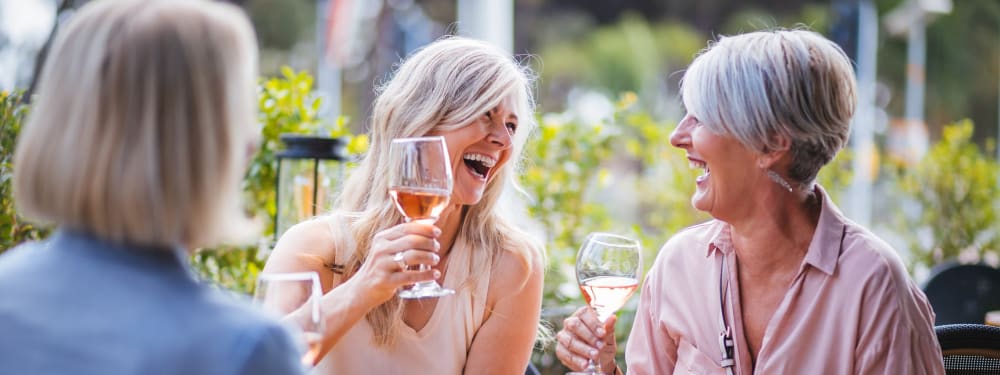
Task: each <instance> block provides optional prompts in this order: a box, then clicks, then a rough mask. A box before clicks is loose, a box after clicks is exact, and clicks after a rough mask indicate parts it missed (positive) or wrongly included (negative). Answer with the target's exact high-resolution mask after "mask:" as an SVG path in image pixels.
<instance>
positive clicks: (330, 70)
mask: <svg viewBox="0 0 1000 375" xmlns="http://www.w3.org/2000/svg"><path fill="white" fill-rule="evenodd" d="M334 1H344V0H317V1H316V19H317V22H316V44H317V46H316V50H317V51H319V52H318V53H317V56H316V92H317V94H318V95H319V96H320V98H322V105H321V106H320V111H319V117H320V119H324V120H329V121H328V122H327V123H332V121H333V119H335V118H336V117H337V116H339V115H340V113H341V108H340V101H341V93H340V90H341V87H340V85H341V74H340V67H339V66H336V65H334V64H333V63H332V62H331V61H330V59H329V58H327V56H328V54H329V51H327V46H328V43H327V37H328V35H327V33H326V30H327V26H328V24H329V22H330V19H329V15H330V11H329V10H330V7H331V6H333V2H334Z"/></svg>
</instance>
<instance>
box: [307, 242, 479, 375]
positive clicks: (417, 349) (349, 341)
mask: <svg viewBox="0 0 1000 375" xmlns="http://www.w3.org/2000/svg"><path fill="white" fill-rule="evenodd" d="M471 251H473V249H469V248H468V246H467V245H466V244H465V241H463V240H462V238H461V236H459V238H457V239H456V240H455V244H454V246H453V247H452V251H451V256H449V257H448V273H447V274H445V277H444V283H443V286H444V287H446V288H449V289H454V290H455V291H456V293H455V294H454V295H451V296H447V297H441V298H439V300H438V303H437V306H435V308H434V312H433V313H432V314H431V318H430V320H428V321H427V324H426V325H425V326H424V327H423V328H422V329H421V330H420V331H416V330H414V329H413V328H411V327H410V326H408V325H406V324H400V329H399V332H398V337H397V341H396V344H395V345H394V346H392V347H386V348H380V347H377V346H375V343H374V342H373V341H372V339H373V334H372V327H371V325H370V324H368V320H367V319H361V321H359V322H358V324H356V325H355V326H354V327H352V328H351V329H350V330H349V331H348V332H347V334H346V335H345V336H344V337H343V338H341V339H340V342H338V343H337V345H336V346H334V347H333V349H331V350H330V352H329V353H327V355H326V356H325V357H323V360H322V361H320V363H319V364H318V365H317V366H316V368H315V370H314V371H313V374H323V375H326V374H336V375H353V374H441V375H447V374H461V373H462V370H463V368H464V367H465V360H466V358H467V356H468V352H469V348H471V347H472V339H473V338H474V337H475V336H476V332H477V331H479V327H480V326H482V324H483V316H484V313H485V310H486V294H487V291H488V288H489V284H490V283H489V280H490V272H489V271H487V272H486V273H485V274H483V275H477V276H478V280H480V282H478V283H476V286H475V290H472V288H469V287H465V288H461V289H459V288H460V287H461V285H462V283H463V282H464V281H465V280H466V278H467V277H469V273H470V269H471V258H470V255H471Z"/></svg>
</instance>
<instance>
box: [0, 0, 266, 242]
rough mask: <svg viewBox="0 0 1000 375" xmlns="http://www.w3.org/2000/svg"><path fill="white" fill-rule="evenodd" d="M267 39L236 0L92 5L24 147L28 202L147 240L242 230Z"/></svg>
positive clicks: (62, 40) (63, 47)
mask: <svg viewBox="0 0 1000 375" xmlns="http://www.w3.org/2000/svg"><path fill="white" fill-rule="evenodd" d="M256 50H257V47H256V41H255V39H254V34H253V29H252V27H251V25H250V23H249V21H248V20H247V18H246V16H245V15H244V14H243V12H242V11H241V10H240V9H239V8H237V7H235V6H233V5H229V4H225V3H218V2H211V1H198V0H151V1H141V0H104V1H94V2H92V3H90V4H87V5H86V6H84V7H83V8H81V9H80V10H79V11H78V12H77V13H76V14H75V15H74V16H73V17H72V18H71V19H70V21H69V22H68V24H67V25H66V26H65V27H64V28H63V29H62V30H60V32H59V35H58V36H57V37H56V39H55V41H54V44H53V46H52V52H51V54H50V55H49V58H48V61H46V63H45V66H44V68H43V70H42V75H41V77H40V78H41V81H40V85H39V90H38V96H37V100H36V105H35V106H34V108H33V110H32V111H31V114H30V115H29V119H28V121H27V123H26V125H25V127H24V131H23V133H22V134H21V138H20V141H19V144H18V147H17V150H16V153H15V157H14V162H15V166H16V167H15V171H14V197H15V200H16V204H17V207H18V210H19V212H20V213H21V214H23V215H25V216H26V217H29V218H33V219H35V220H40V221H44V222H50V223H55V224H57V225H59V226H60V227H62V228H65V229H69V230H76V231H83V232H88V233H91V234H94V235H96V236H98V237H101V238H105V239H108V240H111V241H114V242H120V243H129V244H136V245H144V246H158V247H163V246H170V247H176V246H185V247H189V248H193V247H195V246H204V245H210V244H215V243H217V242H218V241H224V240H234V239H242V238H243V237H244V236H245V235H247V234H249V229H250V228H251V226H250V225H249V223H250V222H249V220H248V219H247V218H246V217H245V215H243V213H242V209H241V206H240V204H239V198H238V197H239V195H240V193H239V182H240V178H241V176H242V174H243V169H244V167H245V165H246V159H247V157H248V156H249V155H248V150H252V148H251V147H252V145H253V144H254V142H255V141H256V137H257V136H256V128H255V92H254V90H255V89H254V87H255V79H256V71H257V67H256V61H257V52H256Z"/></svg>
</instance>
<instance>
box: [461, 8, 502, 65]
mask: <svg viewBox="0 0 1000 375" xmlns="http://www.w3.org/2000/svg"><path fill="white" fill-rule="evenodd" d="M457 8H458V33H459V35H463V36H467V37H470V38H475V39H480V40H485V41H487V42H490V43H493V44H495V45H496V46H497V47H500V48H502V49H504V50H505V51H508V52H512V51H513V50H514V2H513V0H490V1H482V0H458V6H457Z"/></svg>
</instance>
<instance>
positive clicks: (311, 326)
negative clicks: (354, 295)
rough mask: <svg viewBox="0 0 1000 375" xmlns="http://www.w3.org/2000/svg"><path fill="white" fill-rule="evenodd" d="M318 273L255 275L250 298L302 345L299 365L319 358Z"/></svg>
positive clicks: (321, 319) (321, 334)
mask: <svg viewBox="0 0 1000 375" xmlns="http://www.w3.org/2000/svg"><path fill="white" fill-rule="evenodd" d="M322 296H323V290H322V288H321V287H320V283H319V275H318V274H317V273H316V272H295V273H265V274H260V275H258V276H257V289H255V291H254V296H253V298H254V301H255V302H256V304H257V305H259V306H261V307H262V308H263V309H264V311H265V312H267V313H270V314H272V315H274V316H275V317H277V318H278V319H280V320H281V322H282V323H284V324H285V326H286V328H288V329H289V331H291V332H292V333H293V336H295V337H297V338H299V339H300V340H301V342H302V343H304V344H305V349H306V350H305V353H304V354H303V355H302V364H303V365H305V366H313V365H315V364H316V362H317V361H318V360H319V358H318V356H319V347H320V344H321V343H322V341H323V331H324V330H323V314H321V311H320V298H321V297H322Z"/></svg>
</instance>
